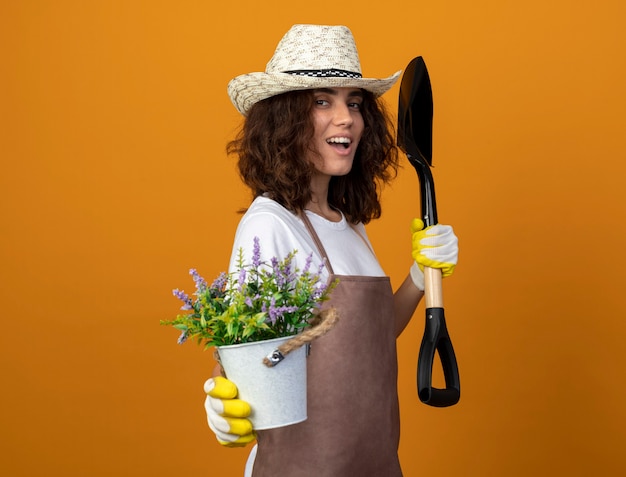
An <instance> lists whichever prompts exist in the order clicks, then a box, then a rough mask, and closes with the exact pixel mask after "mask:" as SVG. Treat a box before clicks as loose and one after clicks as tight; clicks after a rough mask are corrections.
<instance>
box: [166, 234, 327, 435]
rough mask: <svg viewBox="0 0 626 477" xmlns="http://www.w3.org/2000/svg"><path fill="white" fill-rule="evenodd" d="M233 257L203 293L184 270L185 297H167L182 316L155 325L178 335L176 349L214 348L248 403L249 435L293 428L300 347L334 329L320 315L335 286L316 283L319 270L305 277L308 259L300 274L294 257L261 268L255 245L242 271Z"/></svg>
mask: <svg viewBox="0 0 626 477" xmlns="http://www.w3.org/2000/svg"><path fill="white" fill-rule="evenodd" d="M238 253H239V254H238V261H237V267H236V270H235V271H233V272H232V273H230V274H226V273H221V274H220V275H219V276H218V277H217V278H216V279H215V280H214V281H213V283H212V284H211V285H208V284H207V282H206V280H205V279H204V278H203V277H202V276H201V275H200V274H199V273H198V272H197V271H196V270H195V269H192V270H190V272H189V273H190V275H191V276H192V278H193V281H194V283H195V292H194V293H193V294H192V296H190V295H188V294H187V293H185V292H184V291H182V290H179V289H175V290H173V294H174V296H176V297H177V298H178V299H180V300H181V301H182V302H183V306H182V308H181V309H182V310H183V311H186V313H183V314H179V315H178V316H177V317H176V318H175V319H173V320H163V321H161V324H163V325H169V326H173V327H174V328H176V329H178V330H180V332H181V334H180V336H179V338H178V343H179V344H182V343H184V342H186V341H187V340H196V341H197V342H198V344H200V345H202V346H203V347H204V349H207V348H210V347H215V348H216V351H217V352H216V357H217V359H218V360H219V361H220V363H221V365H222V367H223V369H224V371H225V374H226V376H227V377H228V378H230V379H232V380H233V381H234V382H235V383H237V386H238V388H239V395H240V398H241V399H244V400H247V401H249V402H250V405H251V407H252V411H253V413H252V415H251V417H250V418H251V420H252V422H253V424H254V426H255V428H256V429H269V428H272V427H279V426H283V425H288V424H295V423H296V422H301V421H303V420H304V419H306V352H305V347H304V346H302V345H304V344H306V343H308V342H310V341H312V340H313V339H315V338H317V337H318V336H320V335H322V334H324V333H325V332H327V331H328V330H329V329H330V328H331V327H332V326H333V325H334V324H335V322H336V320H337V316H336V314H335V313H334V310H333V309H329V310H325V311H324V312H323V313H322V312H321V311H320V306H321V304H322V302H324V301H326V300H327V299H328V298H329V295H330V293H331V291H332V289H333V288H334V286H335V282H333V283H330V284H327V283H325V282H324V281H322V280H321V272H322V271H323V265H321V266H320V267H319V268H318V269H317V270H315V271H312V270H311V262H312V256H310V255H309V256H308V257H307V259H306V262H305V266H304V268H303V269H302V270H299V269H298V268H296V267H295V265H294V258H295V255H296V253H297V251H296V250H294V251H292V252H291V253H290V254H288V255H287V256H286V257H283V258H280V259H279V258H277V257H273V258H272V259H271V260H270V261H269V262H262V261H261V259H260V257H261V246H260V241H259V239H258V237H255V238H254V244H253V254H252V260H251V262H250V263H245V262H244V253H243V249H239V252H238ZM278 363H281V364H280V366H276V365H277V364H278ZM275 366H276V367H275ZM297 395H300V396H299V397H298V396H297ZM281 398H283V400H284V402H280V399H281Z"/></svg>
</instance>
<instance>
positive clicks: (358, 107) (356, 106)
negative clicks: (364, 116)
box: [348, 102, 362, 111]
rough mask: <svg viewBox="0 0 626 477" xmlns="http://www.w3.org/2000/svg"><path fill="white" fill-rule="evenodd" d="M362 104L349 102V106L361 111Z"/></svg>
mask: <svg viewBox="0 0 626 477" xmlns="http://www.w3.org/2000/svg"><path fill="white" fill-rule="evenodd" d="M361 106H362V104H361V103H360V102H351V103H348V107H349V108H350V109H355V110H357V111H360V110H361Z"/></svg>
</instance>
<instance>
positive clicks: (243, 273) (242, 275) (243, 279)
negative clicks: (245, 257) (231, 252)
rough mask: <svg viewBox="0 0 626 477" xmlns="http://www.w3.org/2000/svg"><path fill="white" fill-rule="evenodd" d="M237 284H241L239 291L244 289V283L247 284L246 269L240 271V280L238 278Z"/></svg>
mask: <svg viewBox="0 0 626 477" xmlns="http://www.w3.org/2000/svg"><path fill="white" fill-rule="evenodd" d="M237 283H238V284H239V289H240V290H241V289H243V285H244V283H246V269H245V268H242V269H241V270H239V278H237Z"/></svg>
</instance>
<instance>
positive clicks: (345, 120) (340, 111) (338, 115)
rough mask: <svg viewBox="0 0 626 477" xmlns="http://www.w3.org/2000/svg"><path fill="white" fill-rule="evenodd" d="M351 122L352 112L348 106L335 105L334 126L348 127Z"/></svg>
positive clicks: (352, 120)
mask: <svg viewBox="0 0 626 477" xmlns="http://www.w3.org/2000/svg"><path fill="white" fill-rule="evenodd" d="M353 122H354V118H353V117H352V111H351V110H350V108H349V107H348V105H347V104H344V103H342V102H337V104H335V124H337V125H339V126H350V125H352V123H353Z"/></svg>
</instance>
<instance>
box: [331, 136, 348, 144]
mask: <svg viewBox="0 0 626 477" xmlns="http://www.w3.org/2000/svg"><path fill="white" fill-rule="evenodd" d="M326 142H327V143H335V144H350V142H351V141H350V139H348V138H347V137H331V138H330V139H327V140H326Z"/></svg>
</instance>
